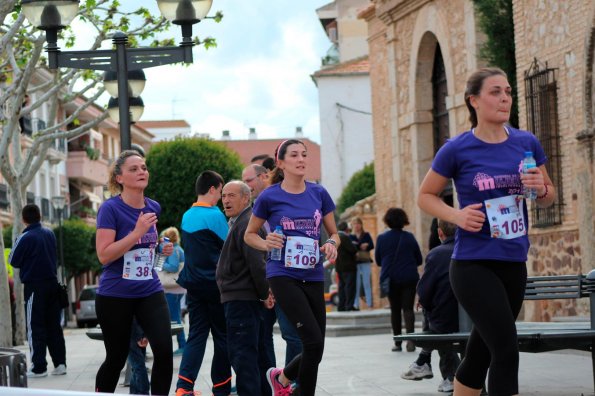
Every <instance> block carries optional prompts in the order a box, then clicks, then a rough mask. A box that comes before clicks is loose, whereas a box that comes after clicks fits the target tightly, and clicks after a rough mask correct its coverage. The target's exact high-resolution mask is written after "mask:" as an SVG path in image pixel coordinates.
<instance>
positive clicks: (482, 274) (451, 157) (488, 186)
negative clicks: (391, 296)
mask: <svg viewBox="0 0 595 396" xmlns="http://www.w3.org/2000/svg"><path fill="white" fill-rule="evenodd" d="M465 103H466V105H467V108H468V110H469V114H470V121H471V129H470V130H469V131H466V132H464V133H461V134H459V135H457V136H456V137H454V138H452V139H450V140H449V141H447V142H446V143H445V144H444V145H443V146H442V147H441V148H440V150H438V153H436V157H435V158H434V161H433V162H432V167H431V169H430V170H429V171H428V173H427V174H426V177H425V178H424V180H423V182H422V184H421V186H420V189H419V195H418V201H417V203H418V205H419V207H420V208H421V209H422V210H423V211H424V212H426V213H428V214H429V215H430V216H434V217H437V218H439V219H443V220H446V221H448V222H450V223H453V224H456V225H457V227H458V229H457V233H456V237H455V247H454V253H453V257H452V264H451V267H450V280H451V284H452V288H453V291H454V294H455V296H456V297H457V300H458V301H459V303H460V304H461V306H462V307H463V308H464V309H465V311H466V312H467V313H468V314H469V317H470V318H471V320H472V322H473V328H472V330H471V334H470V335H469V341H468V343H467V348H466V352H465V357H464V359H463V361H462V362H461V364H460V365H459V368H458V370H457V373H456V378H455V381H454V394H455V395H456V396H477V395H479V394H480V393H481V389H482V386H483V384H484V382H485V379H486V376H487V373H488V370H489V373H490V375H489V377H488V393H489V394H490V395H507V396H509V395H517V394H518V393H519V389H518V371H519V347H518V340H517V333H516V326H515V319H516V317H517V316H518V314H519V312H520V310H521V306H522V304H523V298H524V295H525V286H526V282H527V266H526V261H527V252H528V250H529V237H528V228H529V221H528V212H527V205H526V204H525V197H524V194H523V192H524V191H523V189H524V188H528V189H533V190H534V192H535V193H536V195H537V197H536V199H535V200H534V201H533V204H532V206H533V207H535V206H537V207H541V208H545V207H548V206H550V205H552V204H553V203H554V199H555V196H556V192H555V189H554V186H553V184H552V181H551V180H550V178H549V176H548V173H547V170H546V167H545V163H546V161H547V158H546V156H545V153H544V151H543V148H542V147H541V144H540V143H539V141H538V139H537V138H536V137H535V135H534V134H533V133H530V132H527V131H521V130H518V129H515V128H512V127H511V126H510V125H508V120H509V116H510V110H511V108H512V104H513V103H512V88H511V86H510V84H509V83H508V79H507V76H506V73H504V71H502V70H501V69H498V68H482V69H479V70H477V71H475V72H474V73H473V74H472V75H471V76H470V77H469V79H468V80H467V86H466V89H465ZM527 151H531V152H532V153H533V156H534V158H535V160H536V166H535V167H533V168H531V169H529V171H528V173H526V174H521V171H522V166H521V165H522V161H523V159H524V157H525V153H526V152H527ZM451 179H452V180H453V181H454V185H455V190H456V191H457V194H458V196H457V198H458V199H457V201H458V202H459V208H454V207H451V206H448V205H447V204H446V203H445V202H444V201H443V200H442V199H440V196H439V194H440V193H441V192H442V191H443V190H444V188H445V187H446V186H447V185H448V183H449V181H450V180H451ZM501 208H504V209H505V210H501ZM513 225H514V226H513Z"/></svg>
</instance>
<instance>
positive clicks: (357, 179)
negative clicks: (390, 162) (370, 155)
mask: <svg viewBox="0 0 595 396" xmlns="http://www.w3.org/2000/svg"><path fill="white" fill-rule="evenodd" d="M375 192H376V182H375V179H374V163H373V162H372V163H371V164H368V165H366V166H364V167H363V169H361V170H359V171H357V172H355V173H354V174H353V176H351V179H349V181H348V182H347V185H346V186H345V188H344V189H343V192H342V193H341V196H340V197H339V201H338V203H337V211H338V212H339V213H343V212H344V211H345V209H347V208H348V207H350V206H352V205H353V204H355V203H356V202H357V201H359V200H360V199H364V198H366V197H369V196H370V195H372V194H374V193H375Z"/></svg>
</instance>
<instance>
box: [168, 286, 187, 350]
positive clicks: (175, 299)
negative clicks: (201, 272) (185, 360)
mask: <svg viewBox="0 0 595 396" xmlns="http://www.w3.org/2000/svg"><path fill="white" fill-rule="evenodd" d="M182 296H184V295H183V294H174V293H165V299H166V300H167V306H168V307H169V319H170V320H171V321H172V322H176V323H178V324H182V315H181V311H182V310H181V308H180V302H181V301H182ZM177 337H178V348H180V349H184V347H185V346H186V334H185V333H184V330H182V332H181V333H179V334H178V335H177Z"/></svg>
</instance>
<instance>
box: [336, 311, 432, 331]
mask: <svg viewBox="0 0 595 396" xmlns="http://www.w3.org/2000/svg"><path fill="white" fill-rule="evenodd" d="M421 318H422V314H421V312H415V327H416V328H421ZM370 334H386V335H387V336H389V337H390V336H391V334H392V328H391V323H390V309H387V308H382V309H375V310H368V311H349V312H336V311H333V312H327V314H326V336H327V337H347V336H355V335H370Z"/></svg>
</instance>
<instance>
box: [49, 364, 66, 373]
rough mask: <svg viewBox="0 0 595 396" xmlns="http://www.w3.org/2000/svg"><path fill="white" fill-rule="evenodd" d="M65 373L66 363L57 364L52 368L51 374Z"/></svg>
mask: <svg viewBox="0 0 595 396" xmlns="http://www.w3.org/2000/svg"><path fill="white" fill-rule="evenodd" d="M64 374H66V365H65V364H59V365H58V367H56V368H55V369H53V370H52V375H64Z"/></svg>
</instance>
